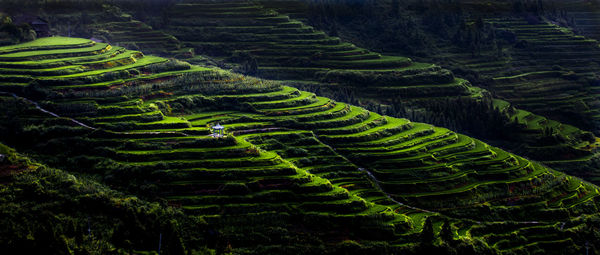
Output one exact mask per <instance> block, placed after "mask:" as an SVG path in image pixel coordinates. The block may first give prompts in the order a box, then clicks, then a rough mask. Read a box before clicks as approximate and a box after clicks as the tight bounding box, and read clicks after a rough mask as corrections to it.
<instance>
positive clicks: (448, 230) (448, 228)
mask: <svg viewBox="0 0 600 255" xmlns="http://www.w3.org/2000/svg"><path fill="white" fill-rule="evenodd" d="M440 237H441V238H442V240H443V241H444V242H447V243H451V242H453V241H454V234H453V233H452V225H451V224H450V221H449V220H447V219H446V220H445V221H444V225H442V231H441V232H440Z"/></svg>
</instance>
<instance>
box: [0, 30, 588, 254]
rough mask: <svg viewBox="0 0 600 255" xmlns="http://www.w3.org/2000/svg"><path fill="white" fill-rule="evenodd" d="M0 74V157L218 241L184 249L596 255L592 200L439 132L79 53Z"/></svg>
mask: <svg viewBox="0 0 600 255" xmlns="http://www.w3.org/2000/svg"><path fill="white" fill-rule="evenodd" d="M0 60H2V61H1V63H2V69H0V77H2V79H3V83H2V84H1V85H0V91H3V92H5V94H4V96H2V97H0V104H1V105H2V107H1V108H2V109H5V110H4V111H3V112H2V115H0V118H1V119H0V121H1V123H3V124H2V125H1V126H0V127H1V128H2V129H1V130H0V131H1V132H2V134H6V136H3V137H2V142H4V143H7V144H9V145H11V146H14V147H16V149H17V150H18V151H21V152H23V153H27V154H28V155H32V157H33V158H34V159H36V160H39V161H40V162H43V163H46V164H48V165H50V166H52V167H57V168H62V169H65V170H69V171H74V172H77V173H80V174H82V175H85V176H95V177H94V178H96V179H98V180H101V181H102V182H104V183H106V184H108V185H110V186H111V187H114V188H115V189H117V190H120V191H122V192H128V193H131V194H135V195H137V196H140V197H142V198H144V199H149V200H157V201H164V202H165V203H168V204H169V205H171V206H172V207H176V208H180V209H181V210H182V211H183V212H184V213H185V215H190V216H194V217H197V218H198V219H202V220H204V221H206V224H207V225H206V227H207V228H208V229H210V232H211V233H215V235H216V236H217V237H218V238H217V239H216V240H214V239H213V240H212V241H210V239H209V240H197V239H194V238H190V236H187V237H186V235H187V234H190V235H192V236H193V235H194V234H199V233H197V232H196V233H194V232H193V231H192V230H186V231H192V232H191V233H189V232H184V234H183V235H184V238H183V240H184V241H183V242H185V244H184V247H185V248H186V249H188V250H192V249H196V250H199V249H201V248H202V247H206V246H207V245H208V247H209V248H212V249H216V250H217V252H223V251H233V252H234V253H252V254H264V253H286V251H290V250H294V251H295V253H302V252H303V253H315V252H316V251H321V252H324V253H336V252H337V253H353V254H364V253H380V254H386V253H393V252H398V253H422V252H437V253H453V252H458V253H460V254H472V253H477V254H479V253H491V254H493V253H502V254H512V253H524V252H535V251H539V250H540V249H541V250H544V251H545V252H546V253H551V254H553V253H555V254H565V253H573V254H579V253H581V252H583V250H585V248H584V246H583V244H584V243H585V242H588V244H589V245H590V246H589V247H591V249H592V251H596V248H595V247H600V246H598V245H600V243H598V240H600V239H599V238H597V237H598V235H600V233H598V230H597V229H598V225H597V222H598V204H599V203H600V191H599V190H598V187H597V186H594V185H592V184H589V183H587V182H584V181H581V180H580V179H578V178H574V177H571V176H568V175H565V174H563V173H560V172H556V171H554V170H551V169H548V168H546V167H544V166H542V165H540V164H538V163H535V162H532V161H529V160H527V159H524V158H522V157H519V156H516V155H513V154H511V153H508V152H505V151H503V150H501V149H498V148H495V147H492V146H489V145H487V144H485V143H483V142H481V141H479V140H477V139H473V138H470V137H468V136H465V135H462V134H459V133H456V132H453V131H450V130H448V129H445V128H439V127H435V126H432V125H428V124H423V123H418V122H411V121H410V120H408V119H402V118H394V117H388V116H382V115H379V114H377V113H374V112H371V111H368V110H365V109H363V108H360V107H357V106H353V105H348V104H345V103H342V102H336V101H334V100H331V99H329V98H325V97H319V96H316V95H315V94H313V93H310V92H305V91H300V90H298V89H295V88H292V87H289V86H285V85H284V84H283V85H282V84H280V83H278V82H273V81H268V80H260V79H256V78H251V77H247V76H243V75H238V74H233V73H230V72H227V71H223V70H220V69H217V68H205V67H199V66H194V65H189V64H187V63H183V62H180V61H177V60H168V59H163V58H159V57H154V56H147V55H144V54H142V53H140V52H136V51H131V50H126V49H123V48H120V47H112V46H110V45H107V44H104V43H95V42H93V41H90V40H87V39H77V38H64V37H50V38H44V39H39V40H36V41H33V42H30V43H25V44H20V45H14V46H6V47H0ZM11 93H14V94H11ZM217 123H219V124H221V125H223V126H224V127H225V134H226V136H224V137H214V136H209V135H210V134H211V133H213V131H212V130H211V127H212V126H214V125H215V124H217ZM180 227H181V225H180ZM198 231H201V230H198ZM185 233H187V234H185ZM209 237H210V234H209ZM186 238H188V239H186ZM207 238H208V237H207ZM144 250H151V249H150V248H149V249H144ZM171 253H172V254H177V252H170V254H171Z"/></svg>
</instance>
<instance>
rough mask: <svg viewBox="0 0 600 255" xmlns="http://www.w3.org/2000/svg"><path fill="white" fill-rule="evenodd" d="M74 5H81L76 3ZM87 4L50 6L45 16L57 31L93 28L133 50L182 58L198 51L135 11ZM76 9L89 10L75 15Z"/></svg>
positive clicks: (99, 35) (65, 32)
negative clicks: (82, 5) (153, 25)
mask: <svg viewBox="0 0 600 255" xmlns="http://www.w3.org/2000/svg"><path fill="white" fill-rule="evenodd" d="M74 6H79V5H77V4H74ZM84 6H85V5H84ZM83 8H85V7H83ZM87 8H88V9H83V10H81V9H76V10H73V9H70V8H64V7H61V8H48V10H46V12H45V13H43V15H42V16H43V17H44V18H45V19H47V20H48V21H49V24H50V25H51V28H52V30H53V31H54V33H55V34H60V35H69V34H72V36H78V34H77V33H78V32H81V29H84V30H85V31H88V32H91V33H92V37H93V38H96V39H97V40H101V41H103V42H106V43H110V44H112V45H114V46H123V47H125V48H128V49H131V50H140V51H143V52H144V53H146V54H153V55H160V56H164V57H178V58H190V57H193V55H194V51H193V49H191V48H185V47H182V45H181V42H180V41H179V40H177V38H175V37H173V36H172V35H170V34H167V33H164V32H162V31H160V30H155V29H153V28H152V27H151V26H149V25H148V24H146V23H144V22H142V21H139V20H135V19H133V18H132V17H131V15H129V14H127V13H124V12H122V11H121V10H119V9H118V8H116V7H114V6H111V5H105V6H103V7H102V8H98V7H93V6H91V7H87ZM74 13H85V14H80V15H74ZM74 24H78V26H79V27H81V28H80V29H76V28H75V25H74ZM86 35H87V34H86Z"/></svg>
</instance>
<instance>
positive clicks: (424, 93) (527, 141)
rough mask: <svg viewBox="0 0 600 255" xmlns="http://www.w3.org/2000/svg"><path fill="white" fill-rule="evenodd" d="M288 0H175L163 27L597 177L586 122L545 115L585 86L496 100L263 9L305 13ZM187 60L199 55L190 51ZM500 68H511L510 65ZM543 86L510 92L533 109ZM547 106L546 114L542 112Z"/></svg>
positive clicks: (226, 57)
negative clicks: (548, 100)
mask: <svg viewBox="0 0 600 255" xmlns="http://www.w3.org/2000/svg"><path fill="white" fill-rule="evenodd" d="M294 2H295V3H298V1H263V2H261V4H262V5H260V4H257V3H255V2H251V1H225V2H212V1H189V2H184V3H179V4H176V5H174V6H173V7H171V8H168V9H167V10H165V12H166V13H167V14H168V15H167V17H168V18H169V20H168V22H167V28H166V29H164V30H163V31H165V32H168V33H170V34H172V35H174V36H175V37H177V38H178V39H179V40H180V41H182V43H183V44H184V45H186V46H187V47H193V48H195V51H196V52H198V53H202V54H208V55H210V56H212V57H213V58H215V59H217V60H218V61H222V63H226V64H233V65H234V66H237V67H236V68H234V69H235V70H237V71H240V72H242V73H247V74H253V75H258V76H260V77H265V78H274V79H278V80H285V81H286V82H287V83H288V84H290V85H292V86H295V87H299V88H301V89H305V90H309V91H313V92H317V93H318V94H320V95H323V96H327V97H334V98H335V99H336V100H338V101H343V102H346V103H353V104H362V106H365V107H369V108H370V110H374V111H377V112H379V113H381V114H388V115H394V116H401V117H407V118H411V119H415V120H420V121H425V122H432V123H435V124H438V125H443V126H446V127H448V128H451V129H453V130H463V131H465V132H469V133H470V134H474V135H476V136H478V137H480V138H481V139H485V140H488V141H491V142H494V143H496V144H498V145H499V146H502V147H503V148H507V149H510V150H513V151H514V152H517V153H520V154H523V155H526V156H528V157H531V158H533V159H536V160H541V161H544V162H545V163H547V164H552V165H553V166H555V167H557V168H558V169H560V170H563V171H567V170H568V168H570V169H572V165H573V164H576V165H578V168H577V169H578V170H577V171H571V172H570V173H571V174H575V175H578V176H581V177H584V178H586V179H588V180H592V181H597V178H598V165H597V163H596V162H597V157H598V156H597V155H595V150H596V148H597V146H598V140H596V138H595V137H594V136H593V135H591V134H589V132H587V131H584V130H591V129H586V128H589V125H588V126H585V127H586V128H584V129H583V130H582V129H579V128H577V127H575V126H572V125H568V124H565V123H564V122H559V121H557V119H556V118H551V117H549V116H552V117H556V115H557V114H563V113H564V112H563V113H560V109H559V108H561V107H562V106H564V107H571V108H569V109H571V110H572V111H579V112H578V113H577V114H563V116H571V117H574V118H577V116H580V112H583V110H582V111H580V110H581V109H579V108H577V109H572V106H571V105H572V103H573V102H579V101H578V100H580V99H581V97H580V96H583V95H584V94H586V93H588V92H587V90H585V88H584V87H582V89H583V90H582V91H579V92H577V95H578V96H576V97H572V96H568V97H569V98H571V99H569V100H566V99H565V98H563V97H561V95H563V94H560V95H558V96H555V95H553V96H552V98H556V100H555V101H556V102H559V101H560V102H561V104H558V105H557V106H556V107H555V108H547V109H546V110H547V111H541V112H537V108H531V109H530V108H526V109H529V110H524V109H521V108H515V106H519V104H520V101H519V102H517V100H516V99H515V101H511V100H512V99H514V97H508V96H506V97H504V96H503V95H499V94H496V93H497V92H496V91H492V92H493V93H495V94H496V95H499V96H502V97H501V98H505V99H508V100H509V101H511V102H514V104H513V105H511V103H509V102H507V101H505V100H503V99H501V98H497V97H492V96H491V93H490V92H488V91H486V90H484V89H481V88H479V87H475V86H472V85H471V84H470V83H469V82H468V81H467V80H464V79H461V78H457V77H455V76H454V75H453V73H452V72H450V71H449V70H447V69H444V68H441V67H440V66H437V65H434V64H428V63H420V62H415V61H412V60H411V59H409V58H405V57H399V56H385V55H381V54H379V53H376V52H373V51H370V50H366V49H363V48H360V47H357V46H355V45H353V44H350V43H347V42H343V41H341V40H340V39H339V38H337V37H331V36H328V35H327V34H326V33H324V32H322V31H319V30H318V29H315V28H313V27H311V26H309V25H307V24H305V23H303V22H302V21H301V20H305V19H301V20H296V19H293V18H289V17H288V16H287V15H283V14H280V13H278V12H276V11H274V10H273V9H268V8H265V7H264V6H268V7H272V8H278V7H281V8H279V9H278V10H282V11H284V12H286V13H289V14H290V15H292V16H295V17H297V16H299V17H301V16H302V15H301V14H299V13H301V12H302V11H306V10H305V9H303V8H302V7H301V6H300V7H298V6H296V5H293V4H290V3H294ZM451 57H455V58H456V61H460V59H462V58H463V57H464V58H466V56H462V55H461V56H451ZM449 58H450V57H449ZM444 59H445V58H444ZM189 60H190V61H191V62H194V61H195V59H194V58H192V59H189ZM429 60H430V61H431V62H437V61H438V60H437V59H435V60H431V59H429ZM200 61H204V58H200ZM499 68H504V69H505V70H509V69H507V67H499ZM497 69H498V68H496V69H494V70H497ZM534 74H537V75H539V76H543V77H552V78H551V79H558V80H561V81H563V82H571V81H570V80H569V79H571V78H570V76H568V75H564V74H563V72H560V71H555V72H547V73H541V74H538V73H534ZM532 76H533V74H532ZM525 78H527V76H526V75H523V76H515V77H505V79H500V78H499V79H498V84H500V83H503V84H506V85H504V86H505V87H506V90H505V91H507V94H508V93H509V91H508V89H510V88H514V87H515V86H518V84H519V83H518V82H519V81H520V80H522V79H525ZM541 85H544V84H543V83H539V84H538V85H536V87H535V88H530V89H529V90H528V91H529V92H528V93H530V94H531V95H534V96H536V97H533V98H530V97H529V96H527V95H525V94H523V93H525V92H523V93H521V92H519V91H517V92H513V93H512V94H510V95H515V94H516V95H521V96H527V97H525V98H523V100H530V101H528V102H530V105H536V106H537V105H539V102H538V103H536V101H535V100H538V101H539V100H541V99H540V98H541V97H540V96H539V95H549V94H551V93H553V92H554V91H556V90H555V89H554V88H550V87H547V86H544V87H540V86H541ZM567 85H568V84H567ZM499 86H500V85H498V87H499ZM568 86H570V85H568ZM578 86H579V85H578ZM559 87H560V86H559ZM563 87H564V86H563ZM572 90H573V89H571V90H569V91H572ZM544 91H546V92H544ZM540 93H542V94H540ZM544 93H546V94H544ZM588 94H589V93H588ZM546 97H547V96H546ZM584 97H585V98H586V100H587V99H589V100H591V101H589V100H588V101H589V102H588V101H585V102H584V103H582V104H583V105H582V107H584V108H586V109H589V111H588V112H589V113H590V114H592V115H593V111H594V109H595V108H594V107H593V104H592V103H593V102H595V101H594V100H595V99H594V97H593V96H584ZM536 98H537V99H536ZM544 100H545V99H544ZM582 102H583V101H582ZM516 103H519V104H516ZM523 105H524V106H525V104H523ZM561 105H562V106H561ZM576 105H578V104H576ZM465 108H467V109H468V110H465ZM548 112H551V113H552V114H551V115H545V114H546V113H548ZM536 113H537V114H536ZM539 114H542V115H539ZM586 169H587V170H586ZM589 169H591V170H589Z"/></svg>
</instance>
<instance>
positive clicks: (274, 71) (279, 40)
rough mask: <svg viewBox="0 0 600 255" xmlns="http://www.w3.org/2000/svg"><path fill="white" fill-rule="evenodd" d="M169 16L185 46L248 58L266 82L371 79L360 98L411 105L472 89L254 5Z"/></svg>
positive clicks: (184, 7)
mask: <svg viewBox="0 0 600 255" xmlns="http://www.w3.org/2000/svg"><path fill="white" fill-rule="evenodd" d="M168 14H169V17H170V19H169V28H168V32H169V33H171V34H173V35H175V36H176V37H177V38H178V39H179V40H181V41H183V42H184V43H185V45H187V46H191V47H194V48H195V49H196V51H197V52H202V53H204V54H210V55H213V56H215V57H221V58H223V59H226V60H227V59H229V58H230V57H232V56H233V57H234V58H235V57H236V56H244V55H245V54H247V55H249V56H251V57H252V58H254V59H256V60H257V62H258V72H257V74H258V75H259V76H261V77H265V78H274V79H280V80H290V79H291V80H294V79H297V80H317V81H325V82H336V83H340V84H341V85H351V86H352V84H348V83H351V82H357V81H359V80H357V79H361V78H362V79H368V80H373V81H374V82H373V83H372V84H369V86H366V84H365V83H361V84H359V85H358V86H359V90H360V91H361V93H362V92H368V93H369V96H371V97H379V96H378V95H377V93H379V92H382V91H385V92H386V93H388V95H399V96H402V97H403V98H405V99H406V100H407V102H408V101H409V100H411V99H412V100H414V101H419V100H420V99H421V98H424V97H428V98H436V97H440V96H441V94H442V93H445V94H444V96H465V95H468V94H469V92H468V88H467V87H468V85H467V84H465V83H464V82H463V81H457V80H455V79H454V77H453V75H452V74H451V73H450V72H448V71H447V70H443V69H441V68H439V67H437V66H435V65H432V64H424V63H416V62H413V61H411V60H410V59H409V58H406V57H400V56H382V55H381V54H378V53H375V52H371V51H369V50H365V49H362V48H359V47H356V46H355V45H353V44H351V43H346V42H342V41H340V39H339V38H337V37H331V36H328V35H326V34H325V33H323V32H322V31H318V30H315V29H314V28H313V27H311V26H307V25H305V24H304V23H302V22H301V21H298V20H294V19H290V18H289V17H288V16H285V15H280V14H279V13H277V12H276V11H273V10H270V9H265V8H263V7H262V6H260V5H258V4H255V3H253V2H250V1H224V2H214V1H189V2H184V3H180V4H176V5H175V6H174V7H172V8H171V9H170V10H169V11H168ZM230 62H235V61H230ZM424 76H426V77H424ZM376 77H383V78H381V79H378V80H377V79H376ZM386 78H387V79H386Z"/></svg>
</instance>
